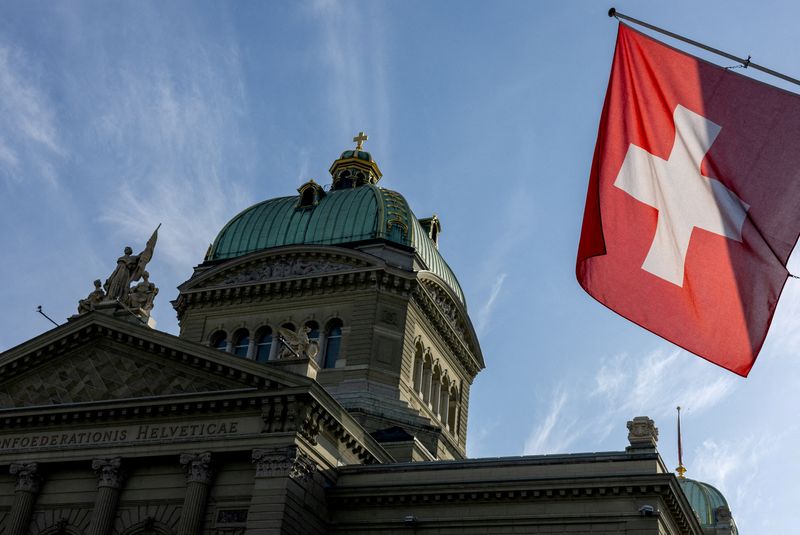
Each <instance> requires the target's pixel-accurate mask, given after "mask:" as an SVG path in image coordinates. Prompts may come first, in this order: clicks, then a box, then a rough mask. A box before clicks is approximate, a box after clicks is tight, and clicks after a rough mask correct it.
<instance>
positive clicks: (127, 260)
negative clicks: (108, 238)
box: [103, 224, 161, 302]
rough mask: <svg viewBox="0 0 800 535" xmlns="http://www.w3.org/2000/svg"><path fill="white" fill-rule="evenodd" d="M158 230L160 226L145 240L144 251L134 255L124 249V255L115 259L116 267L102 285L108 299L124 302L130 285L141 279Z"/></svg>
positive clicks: (131, 250) (151, 256) (151, 253)
mask: <svg viewBox="0 0 800 535" xmlns="http://www.w3.org/2000/svg"><path fill="white" fill-rule="evenodd" d="M159 228H161V225H160V224H159V225H158V227H156V230H155V231H154V232H153V235H152V236H150V239H149V240H147V244H146V245H145V247H144V251H142V252H141V253H139V254H138V255H134V254H133V249H131V248H130V247H125V250H124V254H123V255H122V256H120V257H119V258H118V259H117V267H116V268H115V269H114V272H113V273H111V275H110V276H109V277H108V279H106V283H105V284H104V285H103V288H104V289H105V291H106V295H107V296H108V299H111V300H112V301H115V300H119V301H121V302H125V300H126V298H127V297H128V292H130V285H131V283H132V282H136V281H138V280H139V279H141V278H142V274H143V273H144V268H145V266H147V263H148V262H150V259H151V258H153V251H154V250H155V248H156V241H157V240H158V229H159Z"/></svg>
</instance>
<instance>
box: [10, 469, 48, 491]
mask: <svg viewBox="0 0 800 535" xmlns="http://www.w3.org/2000/svg"><path fill="white" fill-rule="evenodd" d="M9 471H10V472H11V475H12V476H16V484H15V486H14V490H15V491H18V490H19V491H24V492H31V493H34V494H35V493H37V492H39V489H40V488H41V484H42V477H41V476H40V475H39V463H13V464H12V465H11V466H10V467H9Z"/></svg>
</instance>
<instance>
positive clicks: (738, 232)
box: [576, 24, 800, 376]
mask: <svg viewBox="0 0 800 535" xmlns="http://www.w3.org/2000/svg"><path fill="white" fill-rule="evenodd" d="M799 233H800V95H797V94H794V93H790V92H788V91H784V90H782V89H778V88H775V87H772V86H770V85H767V84H764V83H762V82H759V81H756V80H753V79H750V78H747V77H745V76H742V75H740V74H738V73H736V72H733V71H730V70H727V69H724V68H722V67H718V66H716V65H713V64H711V63H708V62H705V61H703V60H701V59H698V58H695V57H693V56H690V55H688V54H685V53H683V52H680V51H678V50H676V49H674V48H671V47H669V46H667V45H665V44H663V43H660V42H658V41H656V40H654V39H652V38H650V37H648V36H646V35H644V34H641V33H639V32H637V31H635V30H633V29H631V28H629V27H628V26H625V25H624V24H620V26H619V34H618V36H617V46H616V51H615V53H614V63H613V66H612V68H611V78H610V80H609V84H608V92H607V94H606V100H605V104H604V107H603V114H602V117H601V119H600V128H599V132H598V136H597V146H596V148H595V154H594V161H593V163H592V170H591V175H590V179H589V191H588V194H587V198H586V209H585V212H584V219H583V229H582V232H581V239H580V245H579V248H578V260H577V266H576V273H577V277H578V281H579V282H580V284H581V286H583V288H584V289H585V290H586V291H587V292H588V293H589V294H590V295H591V296H592V297H594V298H595V299H597V300H598V301H599V302H601V303H602V304H604V305H606V306H607V307H609V308H610V309H612V310H614V311H615V312H617V313H618V314H620V315H621V316H623V317H625V318H627V319H629V320H631V321H633V322H635V323H637V324H639V325H640V326H642V327H644V328H645V329H648V330H650V331H652V332H653V333H655V334H657V335H659V336H661V337H663V338H666V339H667V340H669V341H671V342H673V343H675V344H677V345H678V346H680V347H682V348H684V349H686V350H688V351H691V352H692V353H695V354H697V355H699V356H701V357H703V358H705V359H707V360H709V361H711V362H713V363H715V364H718V365H720V366H722V367H723V368H727V369H728V370H731V371H733V372H735V373H737V374H739V375H742V376H747V374H748V373H749V371H750V369H751V368H752V366H753V363H754V362H755V359H756V356H757V355H758V352H759V350H760V349H761V346H762V344H763V343H764V338H765V337H766V335H767V330H768V328H769V324H770V322H771V321H772V315H773V313H774V311H775V306H776V305H777V303H778V298H779V296H780V294H781V291H782V290H783V286H784V284H785V283H786V280H787V278H788V271H787V270H786V262H787V260H788V258H789V254H790V253H791V252H792V249H793V248H794V245H795V243H796V242H797V238H798V234H799Z"/></svg>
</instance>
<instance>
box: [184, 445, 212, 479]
mask: <svg viewBox="0 0 800 535" xmlns="http://www.w3.org/2000/svg"><path fill="white" fill-rule="evenodd" d="M180 462H181V464H182V465H184V466H185V467H186V482H187V483H203V484H204V485H208V484H209V483H211V477H212V476H213V470H212V468H211V452H208V451H206V452H203V453H182V454H181V458H180Z"/></svg>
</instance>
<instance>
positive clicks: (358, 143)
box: [353, 132, 369, 150]
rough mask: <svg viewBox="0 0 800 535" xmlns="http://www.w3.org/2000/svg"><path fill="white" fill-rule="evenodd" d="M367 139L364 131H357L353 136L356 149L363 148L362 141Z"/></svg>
mask: <svg viewBox="0 0 800 535" xmlns="http://www.w3.org/2000/svg"><path fill="white" fill-rule="evenodd" d="M368 139H369V136H368V135H366V134H364V132H359V133H358V135H357V136H356V137H354V138H353V141H355V142H356V150H361V149H363V148H364V142H365V141H366V140H368Z"/></svg>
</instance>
